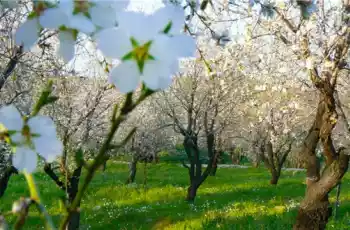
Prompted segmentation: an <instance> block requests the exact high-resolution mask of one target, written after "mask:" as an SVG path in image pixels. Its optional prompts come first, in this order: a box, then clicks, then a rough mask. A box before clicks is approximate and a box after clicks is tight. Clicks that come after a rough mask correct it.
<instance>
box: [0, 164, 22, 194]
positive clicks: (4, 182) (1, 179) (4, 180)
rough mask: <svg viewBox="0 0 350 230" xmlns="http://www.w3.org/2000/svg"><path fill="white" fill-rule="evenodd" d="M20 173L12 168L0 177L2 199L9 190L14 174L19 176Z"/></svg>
mask: <svg viewBox="0 0 350 230" xmlns="http://www.w3.org/2000/svg"><path fill="white" fill-rule="evenodd" d="M17 173H18V171H17V169H16V168H15V167H13V166H11V167H10V168H8V169H6V170H5V172H4V173H2V175H1V177H0V198H1V197H2V196H3V195H4V194H5V191H6V189H7V185H8V182H9V181H10V178H11V175H12V174H17Z"/></svg>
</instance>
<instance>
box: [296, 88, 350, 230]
mask: <svg viewBox="0 0 350 230" xmlns="http://www.w3.org/2000/svg"><path fill="white" fill-rule="evenodd" d="M326 90H327V88H326ZM328 90H329V89H328ZM331 92H332V91H331ZM336 118H337V113H336V110H335V102H334V98H333V94H330V93H329V91H328V92H327V91H326V93H323V94H321V97H320V102H319V105H318V109H317V114H316V117H315V121H314V124H313V125H312V127H311V128H310V130H309V133H308V135H307V137H306V139H305V140H304V147H303V149H302V151H303V153H304V154H305V156H306V157H307V178H306V194H305V197H304V199H303V201H302V202H301V204H300V207H299V211H298V215H297V219H296V223H295V225H294V228H293V229H294V230H306V229H315V230H323V229H325V228H326V224H327V222H328V219H329V217H330V216H331V215H332V208H331V206H330V203H329V199H328V194H329V192H330V191H331V190H332V189H333V188H334V187H335V186H337V184H338V183H340V181H341V179H342V177H343V176H344V174H345V173H346V171H347V169H348V163H349V156H348V155H345V154H344V153H343V149H340V150H338V152H336V151H335V148H334V146H333V142H332V138H331V133H332V130H333V128H334V126H335V122H334V120H336ZM319 140H320V141H321V143H322V146H323V153H324V155H325V157H326V166H325V169H324V171H323V172H322V175H321V173H320V163H319V161H318V159H317V156H316V153H315V149H316V146H317V143H318V142H319Z"/></svg>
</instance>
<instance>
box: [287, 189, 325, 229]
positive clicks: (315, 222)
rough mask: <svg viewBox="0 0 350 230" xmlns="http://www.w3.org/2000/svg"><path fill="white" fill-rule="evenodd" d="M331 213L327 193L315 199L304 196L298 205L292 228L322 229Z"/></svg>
mask: <svg viewBox="0 0 350 230" xmlns="http://www.w3.org/2000/svg"><path fill="white" fill-rule="evenodd" d="M309 192H310V191H309ZM331 215H332V208H331V207H330V206H329V200H328V194H326V195H324V196H323V197H319V198H317V199H313V198H309V197H305V199H304V200H303V202H302V204H301V205H300V208H299V211H298V215H297V221H296V223H295V225H294V228H293V229H294V230H309V229H312V230H324V229H326V225H327V222H328V219H329V217H330V216H331Z"/></svg>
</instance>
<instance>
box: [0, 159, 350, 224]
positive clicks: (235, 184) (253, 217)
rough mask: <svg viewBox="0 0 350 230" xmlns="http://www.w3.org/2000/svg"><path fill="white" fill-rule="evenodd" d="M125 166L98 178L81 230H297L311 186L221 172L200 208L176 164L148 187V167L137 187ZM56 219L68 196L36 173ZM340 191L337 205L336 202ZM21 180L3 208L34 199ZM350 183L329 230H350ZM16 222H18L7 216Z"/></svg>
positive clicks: (298, 176) (288, 176) (287, 175)
mask: <svg viewBox="0 0 350 230" xmlns="http://www.w3.org/2000/svg"><path fill="white" fill-rule="evenodd" d="M127 175H128V166H127V165H125V164H116V163H110V164H109V165H108V168H107V172H106V174H105V175H104V176H103V175H102V173H99V174H98V175H96V177H95V179H94V180H93V181H92V183H91V186H90V188H89V190H88V193H87V194H86V196H85V198H84V200H83V203H82V207H81V208H82V219H81V229H111V230H112V229H242V230H243V229H244V230H246V229H254V230H255V229H291V227H292V225H293V222H294V220H295V216H296V208H297V205H298V202H299V201H300V200H301V199H302V197H303V194H304V189H305V185H304V184H303V180H304V173H303V172H297V173H294V174H293V172H284V173H283V175H282V178H281V180H280V182H279V184H278V185H277V186H271V185H269V184H268V182H269V174H268V173H267V171H266V170H264V169H263V168H260V169H235V168H223V169H218V171H217V175H216V176H215V177H210V178H208V179H207V181H205V183H204V184H203V185H202V186H201V187H200V189H199V192H198V196H197V199H196V202H195V204H188V203H187V202H186V201H185V200H184V197H185V195H186V189H187V185H188V176H187V171H186V170H185V169H184V168H182V167H180V166H178V165H175V164H158V165H149V168H148V177H147V186H146V188H145V187H144V186H143V180H144V178H143V165H140V166H139V171H138V175H137V183H136V184H133V185H129V186H126V185H124V181H125V180H126V177H127ZM35 178H36V180H37V184H38V186H39V188H40V192H41V196H42V198H43V200H44V203H45V205H46V207H47V208H48V211H49V213H50V214H51V215H52V216H53V219H54V221H55V222H56V223H58V221H59V219H60V215H62V211H61V210H60V208H59V202H58V200H57V197H58V196H62V195H63V193H62V192H61V191H60V190H59V189H58V188H57V187H56V186H55V184H54V183H53V182H52V181H51V180H50V179H49V178H48V176H46V175H45V174H43V173H37V174H36V175H35ZM334 194H335V193H334V191H333V192H332V194H331V201H334ZM27 195H28V190H27V188H26V184H25V180H24V178H23V177H22V176H21V175H18V176H14V177H12V178H11V181H10V184H9V187H8V190H7V192H6V194H5V196H4V197H3V198H2V199H1V200H0V210H1V211H3V212H4V213H5V212H6V211H9V210H11V205H12V201H13V200H15V199H18V198H19V197H20V196H27ZM349 210H350V183H349V176H348V175H347V176H346V178H345V179H344V182H343V186H342V193H341V206H340V210H339V218H338V220H337V221H335V220H333V219H332V220H331V221H330V223H329V224H328V229H337V230H338V229H350V219H349V217H350V215H349ZM7 220H8V221H9V222H10V223H13V221H14V218H11V216H7ZM41 226H42V220H41V218H40V216H39V215H38V213H37V212H36V211H35V210H31V212H30V217H29V219H28V220H27V223H26V225H25V228H24V229H42V227H41Z"/></svg>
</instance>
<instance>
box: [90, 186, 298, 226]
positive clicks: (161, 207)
mask: <svg viewBox="0 0 350 230" xmlns="http://www.w3.org/2000/svg"><path fill="white" fill-rule="evenodd" d="M290 187H294V191H296V192H294V193H289V194H288V193H286V189H289V188H290ZM300 192H303V186H302V185H300V183H299V185H298V184H293V185H290V186H287V188H286V186H283V187H282V186H281V187H278V186H277V187H272V186H266V187H259V188H256V189H251V188H246V189H235V188H234V187H233V186H232V189H231V191H222V192H216V193H215V192H214V193H212V192H206V191H205V190H204V191H199V197H198V199H197V200H196V202H195V204H188V203H187V202H186V201H185V200H184V198H183V197H182V198H179V197H175V198H174V199H165V200H160V201H157V202H154V203H150V202H142V201H141V200H140V202H137V203H134V204H128V205H120V204H118V203H117V201H116V202H111V203H106V204H105V205H103V206H101V207H99V209H98V211H95V212H94V211H93V210H94V208H90V209H89V210H85V214H84V222H85V221H86V224H88V225H91V227H92V229H99V228H100V227H101V226H104V227H106V228H108V227H112V226H114V228H116V229H123V228H125V229H152V228H160V227H159V225H162V224H159V223H163V225H174V224H176V223H177V222H186V221H191V219H192V220H194V219H202V218H203V215H204V214H205V213H207V212H209V211H210V210H217V211H216V212H217V213H220V212H223V213H225V212H230V209H229V207H231V206H232V207H234V208H233V209H232V210H235V212H237V213H244V212H246V214H247V215H246V216H244V217H242V218H238V220H239V219H241V220H240V221H241V223H242V224H244V223H246V222H247V220H249V218H253V217H254V218H256V217H257V216H259V215H260V214H261V213H260V211H259V210H258V211H256V212H254V213H250V212H249V210H248V209H249V208H251V209H253V208H254V206H256V207H262V208H263V209H264V210H268V209H273V208H274V207H275V206H280V207H282V206H283V208H284V209H285V207H286V206H287V205H288V204H289V201H290V200H295V199H298V198H299V197H300ZM282 213H283V212H282ZM111 218H112V221H110V220H111ZM96 219H97V220H99V222H100V223H96V222H93V220H96ZM136 220H137V221H136ZM204 220H205V218H204ZM204 220H203V221H204ZM268 220H269V221H270V222H273V218H271V217H269V218H268ZM234 221H237V220H234ZM207 224H208V223H207ZM106 225H107V226H106ZM157 226H158V227H157ZM163 227H164V226H163ZM180 229H181V228H180Z"/></svg>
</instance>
